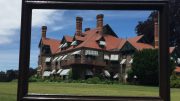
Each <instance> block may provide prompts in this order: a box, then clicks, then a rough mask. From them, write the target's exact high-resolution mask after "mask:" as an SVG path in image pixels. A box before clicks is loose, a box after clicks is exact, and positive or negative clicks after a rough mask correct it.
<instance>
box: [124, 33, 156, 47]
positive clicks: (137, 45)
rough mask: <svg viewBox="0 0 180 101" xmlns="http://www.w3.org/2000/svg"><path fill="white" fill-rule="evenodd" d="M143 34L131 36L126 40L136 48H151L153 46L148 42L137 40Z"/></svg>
mask: <svg viewBox="0 0 180 101" xmlns="http://www.w3.org/2000/svg"><path fill="white" fill-rule="evenodd" d="M142 37H143V35H140V36H136V37H133V38H128V39H127V40H128V41H129V42H130V43H131V44H132V45H133V46H134V47H135V48H136V49H137V50H142V49H153V48H154V47H153V46H152V45H150V44H147V43H140V42H138V41H139V40H140V39H141V38H142Z"/></svg>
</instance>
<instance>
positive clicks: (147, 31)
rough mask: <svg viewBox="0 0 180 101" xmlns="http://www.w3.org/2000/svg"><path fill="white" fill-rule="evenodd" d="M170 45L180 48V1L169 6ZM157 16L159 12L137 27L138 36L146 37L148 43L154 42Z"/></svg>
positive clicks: (152, 14) (174, 0)
mask: <svg viewBox="0 0 180 101" xmlns="http://www.w3.org/2000/svg"><path fill="white" fill-rule="evenodd" d="M169 7H170V10H169V12H170V13H169V25H170V26H169V27H170V28H169V29H170V37H169V45H170V46H179V47H180V1H178V0H170V4H169ZM156 15H157V11H154V12H152V13H151V14H150V15H149V17H148V18H147V20H145V21H140V22H139V23H138V25H137V26H136V28H135V30H136V34H137V35H144V36H145V39H146V42H147V43H150V44H153V42H154V23H153V18H154V17H155V16H156Z"/></svg>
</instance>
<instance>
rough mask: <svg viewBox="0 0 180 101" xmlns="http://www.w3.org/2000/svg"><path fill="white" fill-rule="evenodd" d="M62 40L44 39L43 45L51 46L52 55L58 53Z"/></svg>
mask: <svg viewBox="0 0 180 101" xmlns="http://www.w3.org/2000/svg"><path fill="white" fill-rule="evenodd" d="M60 42H61V41H60V40H56V39H50V38H42V44H44V45H48V46H50V49H51V52H52V54H54V53H56V51H57V50H58V48H59V45H60Z"/></svg>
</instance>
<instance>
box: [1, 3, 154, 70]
mask: <svg viewBox="0 0 180 101" xmlns="http://www.w3.org/2000/svg"><path fill="white" fill-rule="evenodd" d="M17 1H18V2H17ZM17 1H12V4H11V3H10V4H8V3H6V0H2V1H0V6H2V3H4V6H5V8H4V9H0V12H2V13H1V14H0V22H1V23H0V71H5V70H8V69H18V63H19V40H20V33H19V30H20V8H21V7H19V6H20V5H21V3H20V1H21V0H17ZM18 5H19V6H18ZM150 13H151V11H102V10H96V11H95V10H94V11H93V10H88V11H87V10H58V11H57V10H33V16H32V36H31V38H32V39H31V56H30V57H31V59H30V65H31V67H36V66H37V57H38V54H39V49H38V43H39V40H40V37H41V26H43V25H46V26H47V28H48V30H47V37H49V38H55V39H61V38H62V36H63V35H73V34H74V32H75V20H76V19H75V17H76V16H82V17H83V29H84V28H86V27H90V28H95V27H96V15H97V14H104V24H109V25H110V26H111V27H112V29H113V30H114V32H115V33H116V34H117V35H118V36H119V37H122V38H128V37H133V36H136V34H135V33H136V32H135V26H136V25H137V24H138V21H144V20H146V19H147V17H148V16H149V14H150ZM12 14H13V15H14V16H12Z"/></svg>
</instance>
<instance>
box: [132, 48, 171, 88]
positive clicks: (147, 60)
mask: <svg viewBox="0 0 180 101" xmlns="http://www.w3.org/2000/svg"><path fill="white" fill-rule="evenodd" d="M158 67H159V62H158V50H154V49H144V50H142V51H138V52H136V53H135V54H134V59H133V63H132V69H131V70H130V71H129V72H128V77H129V81H131V82H133V79H134V78H133V77H134V75H136V76H137V79H136V82H138V83H139V84H142V85H154V86H157V85H158V84H159V69H158ZM170 67H171V71H170V73H172V71H173V69H174V62H172V61H170Z"/></svg>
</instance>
